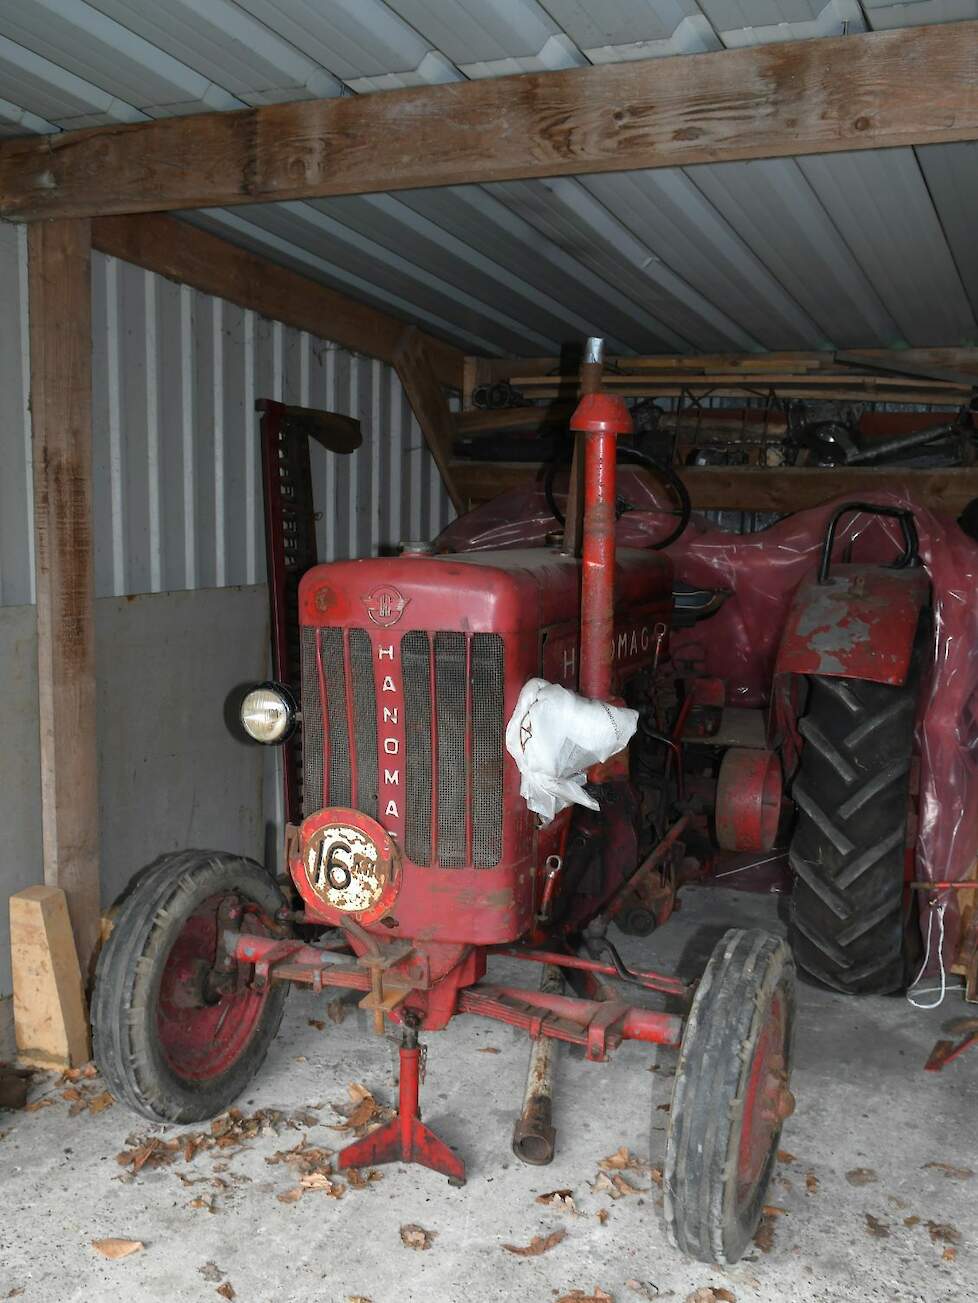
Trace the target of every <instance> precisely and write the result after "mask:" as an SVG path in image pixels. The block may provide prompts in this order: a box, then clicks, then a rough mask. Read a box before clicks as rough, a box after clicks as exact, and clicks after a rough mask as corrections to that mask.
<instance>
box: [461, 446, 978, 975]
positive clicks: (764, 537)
mask: <svg viewBox="0 0 978 1303" xmlns="http://www.w3.org/2000/svg"><path fill="white" fill-rule="evenodd" d="M759 473H762V472H759ZM812 474H813V475H816V474H818V472H817V471H816V470H813V471H812ZM565 485H566V476H564V477H563V478H558V480H557V492H556V500H557V503H558V505H559V506H561V507H562V506H563V501H564V492H565ZM618 493H619V498H620V499H621V500H622V501H624V502H627V503H628V504H629V507H630V508H631V509H630V510H627V511H625V512H624V513H623V514H622V516H621V517H620V519H619V522H618V545H619V546H620V547H650V546H653V545H654V544H655V542H656V540H657V539H661V538H663V537H664V536H665V535H666V534H667V533H668V531H669V529H670V528H671V526H672V524H673V523H674V517H673V516H672V515H670V514H669V509H670V508H671V503H669V502H668V501H667V498H666V493H665V490H662V489H657V488H656V487H655V486H654V485H653V483H652V481H651V480H650V479H649V478H648V477H647V476H646V475H645V474H644V473H642V472H640V471H637V470H635V469H634V468H632V467H628V466H621V467H619V473H618ZM862 498H863V500H864V501H866V502H871V503H876V504H879V505H881V506H890V507H905V508H910V509H911V510H912V511H913V513H914V516H915V519H916V522H917V531H918V534H919V536H920V555H921V560H922V562H923V564H924V566H925V568H926V570H927V573H928V575H929V577H930V581H931V588H932V601H933V625H932V638H931V651H932V656H931V658H930V665H929V666H928V667H927V669H926V671H925V678H924V682H923V685H922V695H921V709H920V714H919V720H918V732H917V736H918V744H919V751H920V779H919V798H918V814H917V845H916V869H915V875H916V877H918V878H923V879H927V880H929V881H931V882H944V881H947V882H954V881H960V880H961V879H964V878H971V877H973V876H974V864H975V858H976V853H978V589H976V580H978V544H976V543H975V542H974V541H972V540H971V539H970V538H969V537H968V536H967V535H966V534H965V533H964V532H963V531H962V530H961V529H960V528H959V527H958V525H957V523H956V522H955V521H954V520H953V519H952V518H951V517H949V516H941V515H938V514H936V513H934V512H932V511H929V510H926V509H924V508H921V507H919V506H918V505H917V504H916V503H915V502H914V501H913V498H912V496H911V495H910V493H909V491H908V492H906V493H904V492H899V491H891V490H887V491H878V492H871V493H865V494H863V495H862ZM846 501H847V499H846V498H845V497H841V498H835V499H832V500H831V501H828V502H825V503H823V504H822V505H821V506H819V507H814V508H811V509H810V510H806V511H800V512H797V513H796V514H794V515H792V516H788V517H786V518H785V519H784V520H781V521H779V522H778V523H777V524H775V525H772V526H771V527H769V528H768V529H766V530H763V531H762V532H760V533H756V534H731V533H727V532H725V531H722V530H718V529H715V528H712V527H711V526H710V525H709V524H708V523H707V522H705V521H704V520H702V519H701V518H699V517H697V516H696V515H695V514H694V516H693V518H692V520H691V522H690V525H689V527H688V529H687V530H686V531H685V533H684V534H683V535H682V536H681V537H680V538H679V539H678V540H677V541H676V542H675V543H674V544H672V546H670V547H669V548H668V550H667V552H666V555H667V556H669V558H670V559H671V561H672V564H673V567H674V574H675V577H676V579H677V580H681V581H685V582H686V583H689V584H693V585H696V586H697V587H701V588H722V589H725V590H727V591H728V592H729V593H730V594H731V596H730V598H729V599H728V600H727V601H726V602H725V603H724V605H723V606H722V607H721V609H720V611H719V612H718V613H717V614H716V615H714V616H712V617H711V618H710V619H708V620H705V621H703V622H702V623H700V624H698V625H694V626H693V627H692V628H691V629H677V630H675V631H674V632H673V634H672V637H671V644H672V650H673V654H674V655H676V654H678V655H680V656H683V657H684V658H686V657H689V656H690V655H691V654H695V655H696V657H697V659H700V660H702V663H703V668H704V672H705V673H707V674H710V675H716V676H717V677H720V678H723V679H725V680H726V682H727V694H728V703H730V704H738V705H744V706H762V705H765V704H767V703H768V701H769V699H770V695H771V691H772V679H773V673H774V663H775V658H776V656H777V651H778V645H779V642H780V638H781V631H782V628H783V627H784V623H785V618H786V615H787V612H788V608H789V606H790V604H791V600H792V597H793V595H794V592H795V589H796V588H797V586H798V584H799V583H800V582H801V580H802V579H804V578H805V577H807V576H808V575H810V574H811V573H812V572H813V571H814V569H815V567H816V566H817V564H818V557H819V552H820V549H821V545H822V540H823V538H824V536H825V531H826V527H827V524H828V520H829V518H830V516H831V515H832V513H833V511H834V510H835V509H836V507H838V506H840V505H841V504H842V503H844V502H846ZM558 528H559V526H558V525H557V523H556V521H555V520H554V517H553V515H552V513H551V511H550V509H549V507H548V506H547V502H546V498H545V496H544V494H543V491H542V489H541V488H540V487H539V485H538V484H537V485H534V486H533V487H531V488H529V489H527V490H516V491H514V492H512V493H507V494H503V495H502V496H501V497H499V498H496V499H494V500H493V501H492V502H489V503H486V504H485V505H484V506H482V507H480V508H478V509H477V510H475V511H473V512H470V513H469V514H468V515H466V516H462V517H460V518H459V519H458V520H456V521H455V522H453V524H452V525H450V526H449V528H448V529H447V530H446V531H445V532H444V533H443V534H442V535H441V537H440V539H439V540H438V542H439V546H440V547H445V548H450V549H454V550H458V551H471V550H485V549H495V548H510V547H526V546H528V545H530V546H533V545H538V546H543V545H544V544H545V542H546V541H547V536H548V535H552V534H553V532H554V530H555V529H558ZM901 548H902V538H901V535H900V529H899V525H898V524H897V522H896V521H893V520H887V519H886V518H884V517H879V516H871V515H868V514H867V513H855V514H853V515H851V516H847V517H845V518H844V520H843V521H842V522H841V523H840V526H839V529H838V531H837V535H836V545H835V550H834V553H833V556H834V558H835V559H841V558H843V557H845V559H846V560H852V561H855V562H880V563H886V562H889V561H892V560H893V559H895V557H896V556H897V555H898V554H899V552H900V551H901ZM957 894H958V893H957V892H955V891H953V890H945V891H944V892H943V893H932V894H931V895H930V899H931V900H932V901H935V902H937V901H939V902H940V903H946V905H947V909H946V917H945V942H944V955H943V958H944V963H945V965H947V964H949V963H950V962H952V959H953V956H954V955H955V954H956V953H957V944H958V932H959V914H958V908H957V899H956V898H957ZM927 915H928V911H927V909H926V908H923V909H922V910H921V927H922V929H923V930H924V931H926V930H927V929H928V928H929V926H930V920H929V918H928V916H927Z"/></svg>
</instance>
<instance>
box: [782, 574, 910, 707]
mask: <svg viewBox="0 0 978 1303" xmlns="http://www.w3.org/2000/svg"><path fill="white" fill-rule="evenodd" d="M929 605H930V580H929V579H928V577H927V572H926V571H925V570H923V569H922V568H921V567H919V566H916V567H913V568H911V569H906V570H889V569H886V568H885V567H883V566H878V565H837V566H833V568H832V574H831V577H830V578H829V580H828V581H827V582H826V583H824V584H819V583H818V582H817V580H816V578H815V577H814V576H812V578H811V579H808V580H806V581H805V582H803V583H802V584H800V585H799V586H798V590H797V592H796V593H795V596H794V600H793V602H792V604H791V609H790V610H789V612H788V618H787V620H786V622H785V626H784V632H783V634H782V636H781V645H780V647H779V648H778V657H777V661H776V663H775V674H825V675H837V676H838V677H840V678H850V679H868V680H870V681H871V682H873V683H903V682H904V680H905V679H906V677H907V671H908V670H909V668H910V656H911V653H912V651H913V644H914V638H915V636H916V632H917V624H918V622H919V619H920V612H921V611H922V610H923V609H924V608H925V607H927V606H929Z"/></svg>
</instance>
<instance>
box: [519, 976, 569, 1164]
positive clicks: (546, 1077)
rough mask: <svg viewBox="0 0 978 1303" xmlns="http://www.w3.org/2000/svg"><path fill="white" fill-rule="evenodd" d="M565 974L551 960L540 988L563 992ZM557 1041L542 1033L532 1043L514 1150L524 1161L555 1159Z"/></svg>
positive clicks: (548, 1161) (547, 1161)
mask: <svg viewBox="0 0 978 1303" xmlns="http://www.w3.org/2000/svg"><path fill="white" fill-rule="evenodd" d="M563 989H564V978H563V975H562V973H561V971H560V969H559V968H556V967H554V965H553V964H547V965H546V966H545V968H544V970H543V974H542V976H541V978H540V990H541V991H545V992H547V993H548V994H550V995H560V993H561V992H562V991H563ZM556 1052H557V1042H556V1041H555V1040H553V1039H552V1038H551V1037H549V1036H540V1037H538V1039H537V1040H535V1041H534V1042H533V1044H532V1046H531V1047H530V1063H529V1067H528V1069H527V1073H526V1090H525V1091H524V1093H523V1110H522V1112H521V1113H520V1115H519V1117H518V1118H517V1119H516V1126H515V1127H514V1128H513V1153H514V1154H515V1155H516V1157H517V1158H518V1159H520V1160H521V1161H522V1162H524V1163H532V1164H533V1165H534V1166H536V1167H543V1166H545V1165H546V1164H547V1163H551V1162H553V1156H554V1148H555V1142H556V1138H557V1133H556V1131H555V1130H554V1126H553V1096H554V1063H555V1056H556Z"/></svg>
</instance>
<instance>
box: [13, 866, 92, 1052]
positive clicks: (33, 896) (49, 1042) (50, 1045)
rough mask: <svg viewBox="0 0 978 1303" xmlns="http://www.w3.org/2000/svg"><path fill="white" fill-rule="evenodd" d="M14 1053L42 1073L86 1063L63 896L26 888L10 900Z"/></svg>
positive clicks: (79, 990)
mask: <svg viewBox="0 0 978 1303" xmlns="http://www.w3.org/2000/svg"><path fill="white" fill-rule="evenodd" d="M10 963H11V968H12V971H13V985H14V1030H15V1033H16V1037H17V1053H18V1055H19V1056H20V1058H21V1059H23V1060H24V1062H25V1063H28V1064H32V1065H34V1066H36V1067H41V1068H72V1067H77V1066H78V1065H79V1064H80V1063H87V1062H88V1059H89V1045H88V1015H87V1012H86V1008H85V992H84V987H83V986H82V978H81V969H80V968H79V966H78V953H77V951H76V950H75V940H74V937H73V935H72V931H71V923H70V921H69V918H68V904H67V900H66V898H65V893H64V892H63V891H61V890H60V889H59V888H58V887H43V886H36V887H27V888H25V889H24V890H23V891H18V892H17V893H16V894H15V895H13V896H11V898H10Z"/></svg>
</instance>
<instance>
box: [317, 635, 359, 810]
mask: <svg viewBox="0 0 978 1303" xmlns="http://www.w3.org/2000/svg"><path fill="white" fill-rule="evenodd" d="M319 649H320V658H321V660H322V663H323V682H324V683H325V685H326V728H327V738H326V741H327V746H328V748H329V802H328V803H329V804H330V805H350V803H351V801H352V797H353V785H352V781H351V779H352V774H351V770H350V727H349V722H348V720H347V714H346V667H345V665H344V664H343V630H342V629H321V630H320V634H319Z"/></svg>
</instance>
